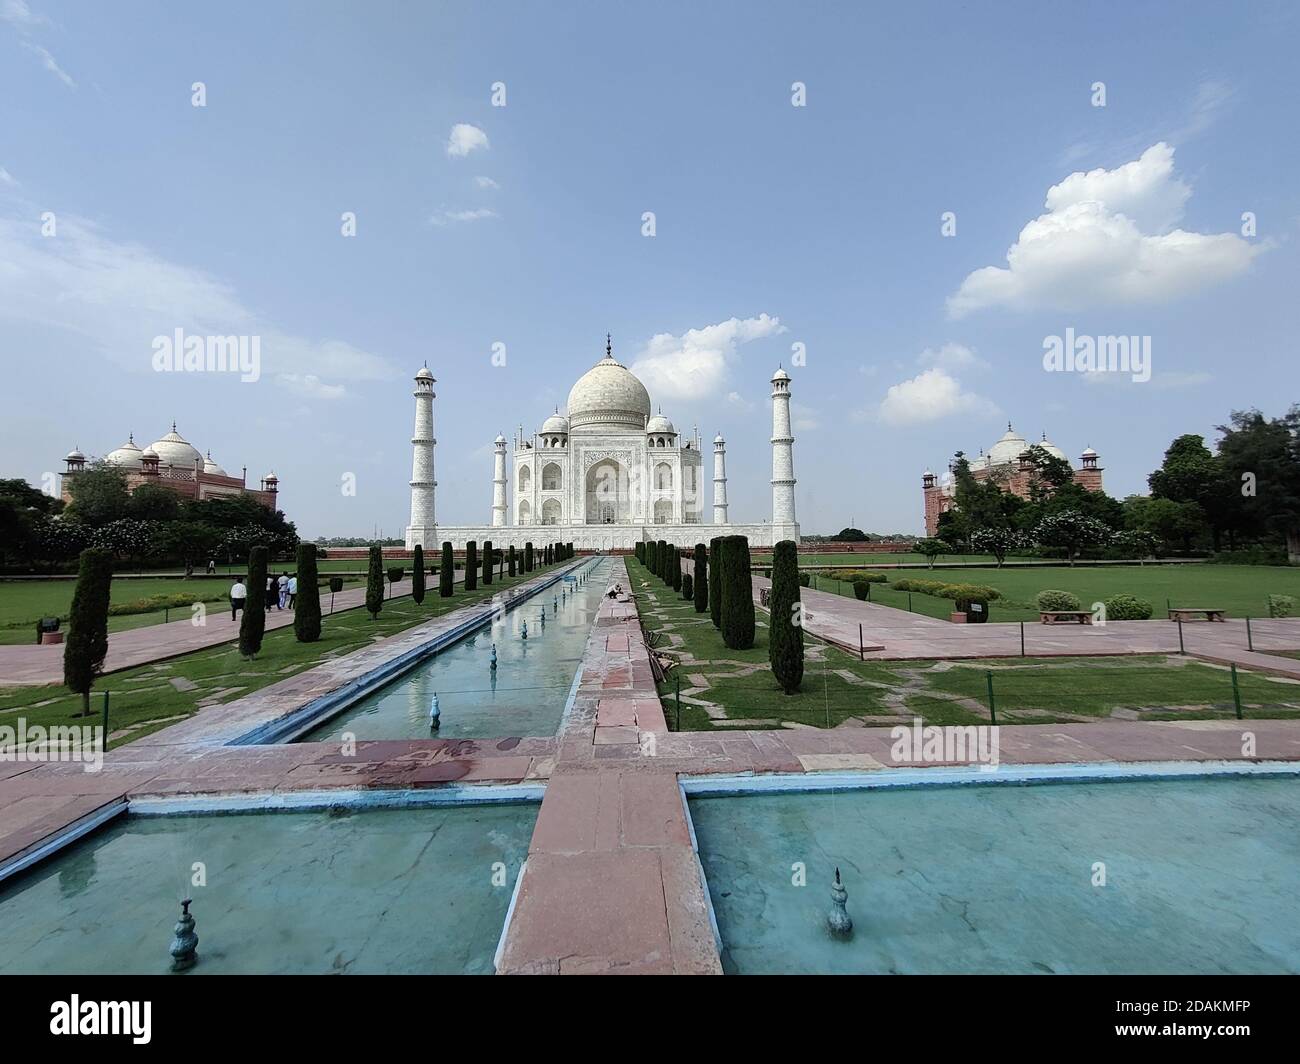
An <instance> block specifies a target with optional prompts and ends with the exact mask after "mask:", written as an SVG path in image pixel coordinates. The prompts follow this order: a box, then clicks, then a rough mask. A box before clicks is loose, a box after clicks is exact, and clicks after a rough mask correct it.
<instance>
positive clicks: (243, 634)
mask: <svg viewBox="0 0 1300 1064" xmlns="http://www.w3.org/2000/svg"><path fill="white" fill-rule="evenodd" d="M371 550H372V551H373V552H375V553H377V552H378V551H379V548H378V547H372V548H371ZM266 559H267V551H266V548H265V547H254V548H253V549H252V550H251V551H249V552H248V582H247V584H246V585H245V586H246V587H247V588H248V598H246V599H244V615H243V617H242V618H240V621H239V653H240V654H242V655H243V656H244V657H246V658H251V657H254V656H255V655H256V654H257V652H258V651H259V650H261V649H262V636H263V635H264V634H265V633H266ZM371 561H372V562H373V561H374V559H373V557H372V558H371ZM382 595H383V591H382V589H381V591H380V596H381V597H382Z"/></svg>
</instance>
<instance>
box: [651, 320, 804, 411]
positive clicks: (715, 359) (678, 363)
mask: <svg viewBox="0 0 1300 1064" xmlns="http://www.w3.org/2000/svg"><path fill="white" fill-rule="evenodd" d="M785 331H786V328H785V326H784V325H782V324H781V320H780V319H779V318H773V317H770V316H769V315H767V314H760V315H759V316H758V317H756V318H743V319H742V318H728V319H727V320H726V321H720V322H718V323H717V324H716V325H706V326H705V327H704V328H702V329H691V330H689V331H688V332H685V333H683V334H682V335H681V336H674V335H673V334H672V333H659V334H657V335H656V336H654V337H652V338H651V340H650V342H649V343H648V344H646V346H645V349H644V350H643V351H642V352H641V353H640V354H639V355H637V357H636V359H635V360H634V361H633V363H632V365H631V370H632V372H633V373H635V374H636V375H637V376H638V377H640V378H641V380H642V381H643V382H644V383H645V386H646V387H647V388H649V389H650V393H651V394H652V395H656V396H662V397H663V398H664V399H707V398H711V397H713V396H716V395H720V394H721V393H722V391H723V388H724V386H725V385H726V383H727V377H728V366H729V365H730V363H731V362H733V361H734V360H735V359H736V357H737V356H736V349H737V348H738V347H739V346H740V345H742V344H747V343H750V342H751V341H754V340H761V339H763V338H764V337H768V336H775V335H777V334H778V333H783V332H785Z"/></svg>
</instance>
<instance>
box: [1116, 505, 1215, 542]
mask: <svg viewBox="0 0 1300 1064" xmlns="http://www.w3.org/2000/svg"><path fill="white" fill-rule="evenodd" d="M1126 517H1127V518H1128V520H1129V522H1130V523H1131V525H1130V531H1132V532H1137V533H1145V534H1147V535H1149V536H1152V537H1154V538H1155V539H1157V540H1158V541H1159V542H1160V543H1162V544H1163V545H1164V546H1165V551H1166V553H1171V552H1173V551H1177V550H1182V551H1184V552H1188V551H1190V550H1191V549H1192V541H1193V540H1195V539H1197V538H1198V537H1200V536H1202V535H1203V534H1204V533H1205V529H1206V525H1205V511H1204V510H1202V509H1201V507H1200V505H1199V504H1198V503H1195V502H1175V501H1174V500H1173V499H1153V498H1142V497H1141V496H1138V497H1137V498H1136V499H1135V500H1132V501H1130V502H1129V503H1128V505H1127V509H1126Z"/></svg>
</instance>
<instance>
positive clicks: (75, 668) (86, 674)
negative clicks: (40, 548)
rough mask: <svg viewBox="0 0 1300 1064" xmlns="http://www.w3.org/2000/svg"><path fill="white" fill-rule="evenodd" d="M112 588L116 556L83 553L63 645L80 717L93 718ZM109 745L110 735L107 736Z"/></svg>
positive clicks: (65, 681)
mask: <svg viewBox="0 0 1300 1064" xmlns="http://www.w3.org/2000/svg"><path fill="white" fill-rule="evenodd" d="M112 586H113V554H112V552H111V551H106V550H95V549H91V550H83V551H82V552H81V565H80V568H79V569H78V571H77V588H76V590H75V591H73V593H72V612H71V614H69V617H68V638H67V642H66V643H64V645H63V685H64V686H65V687H66V688H67V689H68V690H69V691H73V692H75V693H77V694H79V695H81V715H82V716H83V717H89V716H90V689H91V687H93V686H94V683H95V677H96V676H98V675H99V674H100V673H101V672H102V671H103V669H104V657H105V655H106V654H108V603H109V598H110V596H111V594H112ZM104 742H105V743H107V742H108V736H107V735H105V736H104Z"/></svg>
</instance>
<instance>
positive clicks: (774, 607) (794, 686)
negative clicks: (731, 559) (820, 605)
mask: <svg viewBox="0 0 1300 1064" xmlns="http://www.w3.org/2000/svg"><path fill="white" fill-rule="evenodd" d="M801 606H802V604H801V602H800V599H799V548H798V547H797V546H796V545H795V543H794V541H793V540H789V539H784V540H782V541H781V542H780V543H778V544H777V545H776V546H775V547H774V548H773V549H772V589H771V591H770V592H769V594H768V608H769V610H770V616H769V623H770V625H771V627H770V628H769V630H768V643H767V656H768V660H769V661H770V662H771V663H772V675H773V676H775V677H776V682H777V683H779V684H780V685H781V690H782V691H784V692H785V693H786V694H788V695H792V694H794V693H795V692H796V691H798V690H799V685H800V684H801V683H803V624H802V618H801V613H800V615H799V616H796V611H801Z"/></svg>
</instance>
